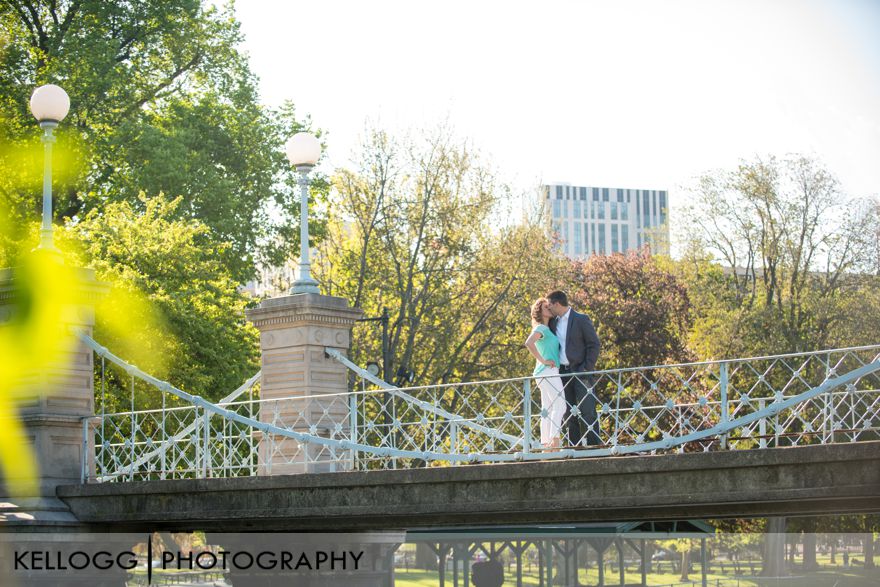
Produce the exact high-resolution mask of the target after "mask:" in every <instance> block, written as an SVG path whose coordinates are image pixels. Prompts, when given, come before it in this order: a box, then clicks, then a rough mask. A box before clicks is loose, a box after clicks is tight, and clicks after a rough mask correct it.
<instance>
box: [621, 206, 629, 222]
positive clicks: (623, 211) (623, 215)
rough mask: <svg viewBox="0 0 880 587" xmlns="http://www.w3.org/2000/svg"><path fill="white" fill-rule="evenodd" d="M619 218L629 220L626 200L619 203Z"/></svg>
mask: <svg viewBox="0 0 880 587" xmlns="http://www.w3.org/2000/svg"><path fill="white" fill-rule="evenodd" d="M620 219H621V220H629V204H627V203H626V202H621V203H620Z"/></svg>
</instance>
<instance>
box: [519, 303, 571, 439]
mask: <svg viewBox="0 0 880 587" xmlns="http://www.w3.org/2000/svg"><path fill="white" fill-rule="evenodd" d="M552 317H553V314H551V313H550V307H549V306H548V305H547V300H546V299H545V298H539V299H538V300H536V301H535V303H534V304H532V332H531V334H529V337H528V338H527V339H526V348H527V349H529V352H530V353H532V356H533V357H535V361H536V362H535V370H534V371H533V373H532V375H534V376H535V379H536V380H537V382H538V388H539V389H540V390H541V444H542V445H544V447H545V448H549V449H556V448H559V432H560V429H561V427H562V417H563V415H564V414H565V396H564V395H563V392H562V379H560V377H559V339H558V338H556V335H555V334H553V332H552V331H551V330H550V327H549V326H548V324H549V323H550V318H552Z"/></svg>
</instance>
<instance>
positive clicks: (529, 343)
mask: <svg viewBox="0 0 880 587" xmlns="http://www.w3.org/2000/svg"><path fill="white" fill-rule="evenodd" d="M543 336H544V335H543V334H541V333H540V332H538V331H537V330H533V331H532V333H531V334H530V335H529V337H528V338H527V339H526V343H525V344H526V348H527V349H529V352H530V353H532V356H533V357H535V359H537V360H538V362H539V363H541V364H542V365H546V366H548V367H555V366H556V363H555V362H554V361H545V360H544V357H542V356H541V353H539V352H538V347H537V346H535V343H536V342H538V341H539V340H540V339H541V338H543Z"/></svg>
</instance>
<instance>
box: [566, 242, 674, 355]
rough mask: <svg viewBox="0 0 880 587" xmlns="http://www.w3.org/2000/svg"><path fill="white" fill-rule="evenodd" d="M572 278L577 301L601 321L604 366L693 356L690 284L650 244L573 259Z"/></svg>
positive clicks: (580, 306) (572, 293)
mask: <svg viewBox="0 0 880 587" xmlns="http://www.w3.org/2000/svg"><path fill="white" fill-rule="evenodd" d="M571 281H572V292H571V298H572V303H573V304H574V305H575V306H576V307H579V308H583V309H584V310H585V311H586V312H587V313H588V314H589V315H590V316H591V317H592V319H593V320H594V321H595V322H596V330H597V333H598V334H599V339H600V340H601V341H602V353H601V355H600V361H601V364H602V367H603V368H606V369H613V368H623V367H636V366H641V365H660V364H663V363H667V362H684V361H687V360H688V359H690V358H691V355H690V353H689V352H688V349H687V336H688V329H689V327H690V314H689V310H690V300H689V296H688V291H687V288H686V287H685V285H684V284H683V283H682V282H681V281H680V280H679V279H678V278H677V277H676V276H675V275H674V274H673V273H672V272H671V271H669V270H667V269H665V268H664V267H663V266H662V265H661V263H660V261H658V259H657V258H655V257H652V256H651V255H650V254H649V253H648V252H647V251H646V250H642V251H640V252H638V253H630V254H627V255H623V254H620V253H617V254H614V255H593V256H591V257H590V258H589V259H587V260H586V261H574V262H572V265H571Z"/></svg>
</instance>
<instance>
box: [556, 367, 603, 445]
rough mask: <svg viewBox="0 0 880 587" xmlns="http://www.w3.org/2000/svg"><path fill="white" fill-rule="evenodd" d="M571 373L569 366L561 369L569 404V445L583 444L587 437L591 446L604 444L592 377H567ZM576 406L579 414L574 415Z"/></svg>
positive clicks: (560, 372) (566, 400)
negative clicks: (591, 388)
mask: <svg viewBox="0 0 880 587" xmlns="http://www.w3.org/2000/svg"><path fill="white" fill-rule="evenodd" d="M569 373H571V369H570V368H569V366H568V365H562V366H560V367H559V374H560V375H561V376H562V381H563V385H564V387H563V389H564V390H565V402H566V404H568V411H567V417H568V426H567V432H568V444H569V445H570V446H578V445H581V444H583V440H584V436H585V435H586V441H587V444H588V445H589V446H597V445H599V444H602V441H601V440H600V439H599V424H598V419H597V416H596V394H595V393H594V392H593V391H591V390H590V389H589V387H590V386H592V385H593V380H592V377H591V376H589V375H581V376H579V377H566V375H567V374H569ZM575 406H577V409H578V411H579V414H575V413H574V410H573V409H572V408H573V407H575Z"/></svg>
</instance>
